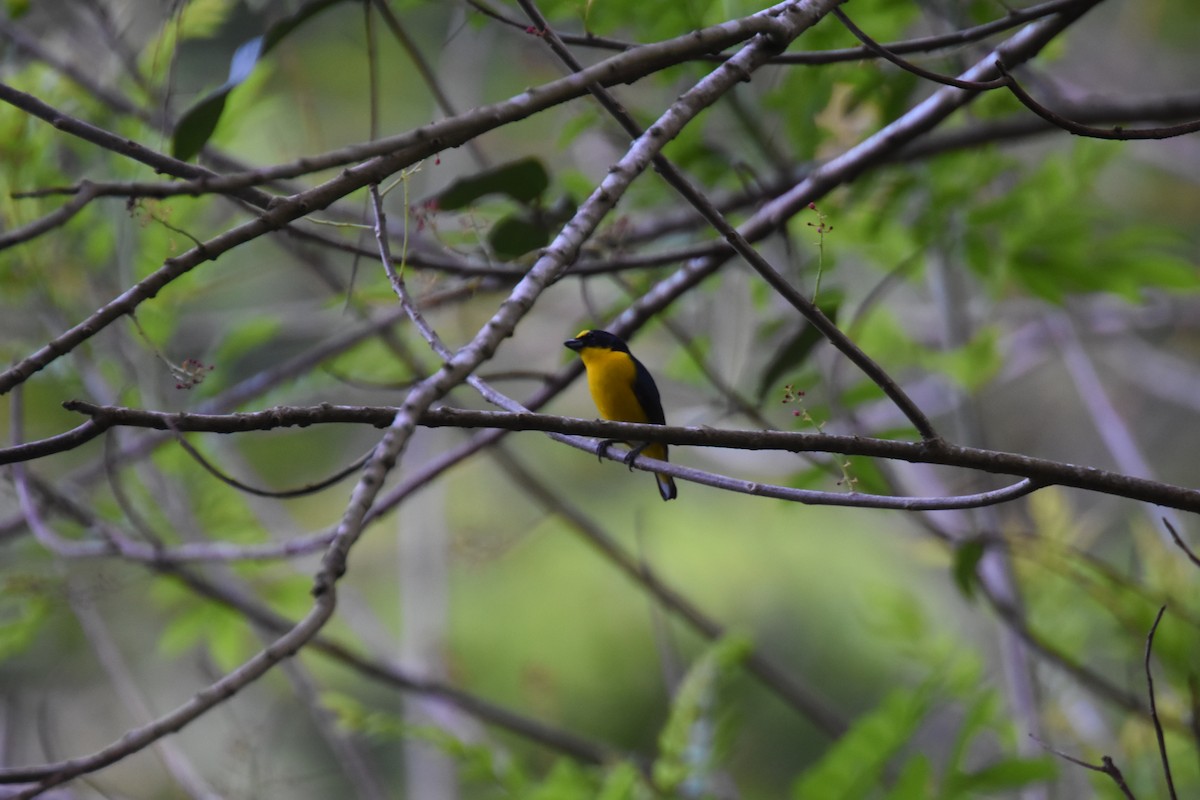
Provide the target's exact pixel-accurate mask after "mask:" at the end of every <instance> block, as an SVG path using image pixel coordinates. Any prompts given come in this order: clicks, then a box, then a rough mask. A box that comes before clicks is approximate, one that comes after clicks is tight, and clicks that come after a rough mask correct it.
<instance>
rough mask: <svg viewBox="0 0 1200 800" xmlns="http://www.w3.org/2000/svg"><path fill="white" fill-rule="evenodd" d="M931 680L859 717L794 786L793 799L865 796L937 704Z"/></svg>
mask: <svg viewBox="0 0 1200 800" xmlns="http://www.w3.org/2000/svg"><path fill="white" fill-rule="evenodd" d="M933 694H934V693H933V685H932V684H925V685H923V686H921V687H918V688H917V689H900V690H896V691H894V692H892V693H891V694H889V695H887V696H886V697H885V698H884V699H883V701H882V702H881V703H880V704H879V706H878V707H876V708H875V710H874V711H871V712H869V713H867V714H865V715H863V716H862V717H860V718H859V719H858V720H856V721H855V723H854V726H853V727H852V728H851V729H850V730H849V731H848V732H847V733H846V734H845V735H844V736H842V738H841V739H838V741H837V742H835V743H834V745H833V746H832V747H831V748H829V751H828V752H827V753H826V754H825V755H824V756H823V757H822V758H821V760H820V761H818V762H817V763H816V764H814V765H813V766H812V767H810V768H809V769H808V770H806V771H805V772H804V774H803V775H801V776H800V778H799V780H797V781H796V783H795V785H794V786H793V787H792V793H791V796H792V798H793V800H849V799H850V798H856V797H867V796H868V792H869V791H870V790H871V789H872V787H874V786H875V785H876V784H878V782H879V777H880V775H881V774H882V773H883V769H884V767H885V766H886V765H887V763H888V762H889V761H890V760H891V759H892V758H893V757H894V756H895V755H896V753H898V752H899V751H900V750H901V749H902V748H904V747H906V746H908V744H909V742H910V740H911V739H912V736H913V734H914V733H915V732H916V730H917V728H918V726H920V724H921V721H922V720H923V719H924V718H925V715H926V714H928V713H929V709H930V707H931V706H932V705H933Z"/></svg>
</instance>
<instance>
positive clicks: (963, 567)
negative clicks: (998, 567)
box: [953, 538, 987, 600]
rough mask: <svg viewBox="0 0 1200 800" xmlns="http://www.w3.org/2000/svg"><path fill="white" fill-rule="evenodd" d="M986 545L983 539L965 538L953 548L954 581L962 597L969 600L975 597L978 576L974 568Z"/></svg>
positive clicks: (976, 566) (977, 564) (977, 565)
mask: <svg viewBox="0 0 1200 800" xmlns="http://www.w3.org/2000/svg"><path fill="white" fill-rule="evenodd" d="M986 551H987V546H986V545H985V544H984V541H983V539H978V538H976V539H967V540H966V541H964V542H961V543H960V544H959V545H958V546H957V547H955V548H954V567H953V569H954V583H955V584H956V585H957V586H958V590H959V591H960V592H962V595H963V597H965V598H967V599H968V600H971V599H973V598H974V597H975V583H976V581H978V579H979V576H978V575H977V574H976V570H977V569H978V567H979V562H980V560H981V559H982V558H983V554H984V553H985V552H986Z"/></svg>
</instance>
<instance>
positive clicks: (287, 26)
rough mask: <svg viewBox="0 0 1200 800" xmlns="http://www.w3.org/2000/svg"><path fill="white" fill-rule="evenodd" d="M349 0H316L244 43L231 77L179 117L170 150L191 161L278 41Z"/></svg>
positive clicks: (231, 65)
mask: <svg viewBox="0 0 1200 800" xmlns="http://www.w3.org/2000/svg"><path fill="white" fill-rule="evenodd" d="M341 2H346V0H314V2H311V3H309V4H308V5H306V6H304V7H303V8H301V9H300V10H299V11H297V12H296V13H295V14H292V15H291V16H289V17H286V18H284V19H281V20H280V21H279V22H276V23H275V24H274V25H272V26H271V27H270V28H268V29H267V32H266V33H265V34H263V35H262V36H255V37H254V38H253V39H250V40H248V41H246V42H243V43H242V45H241V46H240V47H238V49H237V50H236V51H234V54H233V58H232V59H230V62H229V78H228V79H227V80H226V81H225V83H223V84H221V85H220V86H218V87H217V88H216V89H214V90H213V91H211V92H209V93H208V94H207V95H205V96H204V97H203V98H201V99H200V100H199V101H198V102H197V103H196V104H195V105H193V106H192V107H191V108H189V109H188V110H187V111H185V112H183V114H182V115H181V116H180V118H179V122H178V123H176V125H175V133H174V136H173V137H172V142H171V152H172V153H173V154H174V156H175V157H176V158H178V159H180V160H182V161H188V160H190V159H191V158H193V157H194V156H195V155H196V154H197V153H199V152H200V151H201V150H202V149H203V148H204V145H206V144H207V143H208V140H209V139H210V138H212V135H213V132H214V131H216V129H217V123H219V122H220V121H221V115H222V114H223V113H224V111H225V100H226V98H227V97H228V96H229V93H230V92H232V91H233V90H234V89H236V88H237V87H238V86H239V85H240V84H241V83H242V82H243V81H245V80H246V78H248V77H250V73H251V72H253V71H254V67H255V65H256V64H258V62H259V60H260V59H261V58H262V57H263V56H265V55H266V54H267V53H269V52H270V51H271V49H272V48H274V47H275V45H277V44H279V43H280V42H281V41H282V40H283V39H284V38H285V37H286V36H287V35H288V34H290V33H291V32H292V31H294V30H295V29H296V28H298V27H299V26H300V25H301V24H302V23H304V22H306V21H308V20H309V19H311V18H312V17H314V16H316V15H317V14H319V13H320V12H322V11H324V10H325V9H327V8H329V7H331V6H334V5H336V4H338V3H341Z"/></svg>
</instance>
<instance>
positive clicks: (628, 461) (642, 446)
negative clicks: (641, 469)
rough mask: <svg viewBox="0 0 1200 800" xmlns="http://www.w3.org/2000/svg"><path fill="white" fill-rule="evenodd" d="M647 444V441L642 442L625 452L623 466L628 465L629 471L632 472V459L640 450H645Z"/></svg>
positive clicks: (640, 452)
mask: <svg viewBox="0 0 1200 800" xmlns="http://www.w3.org/2000/svg"><path fill="white" fill-rule="evenodd" d="M649 445H650V443H649V442H642V443H641V444H639V445H638V446H637V447H635V448H633V449H632V450H630V451H629V452H628V453H626V454H625V466H627V467H629V471H630V472H633V460H634V459H635V458H637V457H638V456H640V455H641V454H642V451H643V450H645V449H646V448H647V447H648V446H649Z"/></svg>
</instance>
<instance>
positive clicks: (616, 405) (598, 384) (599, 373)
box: [579, 347, 650, 422]
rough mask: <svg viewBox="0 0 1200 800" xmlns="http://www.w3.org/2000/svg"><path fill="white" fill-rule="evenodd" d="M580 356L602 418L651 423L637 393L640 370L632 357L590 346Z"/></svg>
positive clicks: (589, 387)
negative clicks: (635, 381)
mask: <svg viewBox="0 0 1200 800" xmlns="http://www.w3.org/2000/svg"><path fill="white" fill-rule="evenodd" d="M579 356H580V358H582V359H583V366H584V367H586V368H587V379H588V389H590V390H591V392H592V400H593V401H594V402H595V403H596V408H597V410H599V412H600V416H601V417H603V418H604V419H611V420H616V421H618V422H649V421H650V420H649V418H648V417H647V416H646V412H645V411H643V410H642V406H641V403H639V402H638V400H637V395H635V394H634V393H633V382H634V378H635V377H636V375H637V367H636V366H635V365H634V363H633V359H631V358H630V357H629V356H628V354H626V353H619V352H616V351H614V350H600V349H597V348H591V347H588V348H584V350H583V351H582V352H580V354H579Z"/></svg>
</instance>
